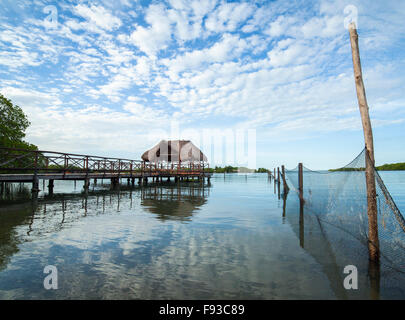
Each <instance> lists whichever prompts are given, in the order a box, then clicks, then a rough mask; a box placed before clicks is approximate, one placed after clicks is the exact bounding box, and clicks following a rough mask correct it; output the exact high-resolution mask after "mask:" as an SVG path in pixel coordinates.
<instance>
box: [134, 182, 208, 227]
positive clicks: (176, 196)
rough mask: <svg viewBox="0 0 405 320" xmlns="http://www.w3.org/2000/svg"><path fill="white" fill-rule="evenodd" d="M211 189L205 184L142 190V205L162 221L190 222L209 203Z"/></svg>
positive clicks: (168, 185) (163, 186)
mask: <svg viewBox="0 0 405 320" xmlns="http://www.w3.org/2000/svg"><path fill="white" fill-rule="evenodd" d="M208 196H209V187H208V186H205V185H204V184H199V183H192V184H187V185H184V184H181V183H175V184H166V185H155V186H154V187H150V188H142V189H141V199H142V202H141V204H142V205H143V206H145V207H146V208H147V209H148V211H150V212H151V213H153V214H156V215H157V217H158V219H160V220H180V221H190V220H191V217H192V216H193V214H195V213H196V211H197V210H199V208H200V207H201V206H203V205H204V204H205V203H206V202H207V198H208Z"/></svg>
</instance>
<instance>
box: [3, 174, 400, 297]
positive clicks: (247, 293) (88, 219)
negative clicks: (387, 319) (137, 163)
mask: <svg viewBox="0 0 405 320" xmlns="http://www.w3.org/2000/svg"><path fill="white" fill-rule="evenodd" d="M381 175H382V178H383V179H384V181H385V183H386V185H387V187H388V189H389V190H390V192H391V194H392V196H393V198H394V200H395V201H396V203H397V205H398V207H399V209H400V210H401V212H405V172H383V173H382V174H381ZM106 182H107V181H106ZM41 186H42V183H41ZM29 188H30V186H29V185H28V184H27V185H26V186H25V188H24V187H20V185H19V184H15V185H13V190H11V191H10V194H8V195H3V200H2V201H0V299H370V298H381V299H384V298H395V299H404V298H405V287H403V286H402V284H395V283H394V284H393V283H392V282H390V281H384V274H382V275H381V278H382V279H381V284H380V286H377V287H376V286H375V285H374V286H373V284H372V283H371V284H370V281H369V278H368V271H367V268H366V267H361V268H360V269H359V289H358V290H345V289H344V287H343V280H344V278H345V276H346V275H345V274H344V273H343V269H342V268H341V266H340V265H338V264H337V263H336V261H334V256H333V255H331V254H330V252H327V250H328V249H326V247H325V246H324V243H325V241H324V239H323V238H322V234H323V233H322V232H323V229H322V228H318V229H319V230H318V229H316V228H315V227H314V226H310V227H309V228H308V226H306V229H305V230H306V232H307V234H306V233H304V232H303V230H302V229H303V228H304V226H303V225H301V224H302V223H301V224H300V223H298V218H297V217H298V216H299V213H298V215H297V214H295V213H296V211H297V209H296V207H295V205H294V204H295V203H296V198H297V195H296V194H295V193H293V192H290V194H289V195H288V197H287V200H286V201H283V198H282V197H280V198H279V196H278V192H277V189H275V187H274V184H273V183H272V182H269V180H268V179H267V175H266V174H248V175H239V174H227V175H226V176H224V175H222V174H216V175H214V177H213V178H212V179H211V183H210V184H207V183H205V184H203V185H202V184H200V183H198V182H194V183H191V182H190V183H181V184H178V183H174V182H171V183H161V184H149V185H148V186H146V187H141V186H135V187H133V188H131V187H128V186H126V183H122V184H121V187H120V189H119V190H110V186H109V185H108V184H105V185H104V184H102V183H101V182H100V181H99V182H98V185H94V184H93V185H91V187H90V191H89V192H88V194H86V193H84V192H83V190H82V183H79V182H78V183H77V185H76V186H74V183H73V182H71V181H55V189H54V194H53V195H52V196H49V195H47V193H46V192H41V193H40V194H39V197H38V199H36V200H35V199H34V200H32V199H30V197H31V193H30V192H29ZM45 190H46V189H45ZM6 198H7V200H6ZM304 214H305V213H304ZM304 223H306V220H305V221H304ZM300 228H301V229H300ZM308 230H309V231H308ZM304 237H307V238H306V239H304ZM308 237H309V238H310V241H306V240H308ZM336 254H337V255H340V254H345V255H346V257H348V258H349V260H350V257H351V256H352V255H354V254H353V253H351V252H350V250H349V251H347V252H344V253H336ZM320 257H321V258H320ZM353 259H354V257H353ZM47 265H54V266H56V267H57V270H58V289H57V290H46V289H44V286H43V281H44V278H45V277H46V274H44V272H43V271H44V267H45V266H47Z"/></svg>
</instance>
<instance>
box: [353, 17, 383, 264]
mask: <svg viewBox="0 0 405 320" xmlns="http://www.w3.org/2000/svg"><path fill="white" fill-rule="evenodd" d="M349 34H350V44H351V47H352V58H353V70H354V80H355V83H356V92H357V100H358V103H359V109H360V115H361V122H362V125H363V133H364V142H365V145H366V150H365V151H366V154H365V162H366V164H365V166H366V187H367V216H368V238H369V239H368V240H369V242H368V250H369V258H370V260H372V261H375V262H377V261H378V260H379V247H380V245H379V239H378V218H377V199H376V194H377V193H376V185H375V175H374V165H375V161H374V143H373V131H372V128H371V121H370V115H369V113H368V105H367V98H366V90H365V88H364V83H363V75H362V71H361V62H360V53H359V43H358V34H357V30H356V24H355V23H354V22H352V23H350V25H349Z"/></svg>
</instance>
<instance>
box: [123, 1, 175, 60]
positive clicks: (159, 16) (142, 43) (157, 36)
mask: <svg viewBox="0 0 405 320" xmlns="http://www.w3.org/2000/svg"><path fill="white" fill-rule="evenodd" d="M145 21H146V22H147V23H148V24H149V27H143V26H140V25H138V26H136V30H135V31H134V32H132V34H131V35H130V37H129V40H130V41H131V42H132V43H134V44H135V45H136V46H137V47H139V49H140V50H142V51H143V52H145V53H146V54H147V55H149V56H152V57H154V56H156V54H157V53H158V52H159V51H160V50H163V49H165V48H166V47H167V45H168V43H169V42H170V41H171V23H170V19H169V18H168V17H167V13H166V9H165V7H164V6H163V5H161V4H159V5H150V6H149V7H148V9H147V11H146V17H145Z"/></svg>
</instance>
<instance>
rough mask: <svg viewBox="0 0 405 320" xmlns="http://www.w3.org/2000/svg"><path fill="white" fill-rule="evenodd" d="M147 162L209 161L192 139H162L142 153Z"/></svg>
mask: <svg viewBox="0 0 405 320" xmlns="http://www.w3.org/2000/svg"><path fill="white" fill-rule="evenodd" d="M142 160H144V161H147V162H155V163H156V162H183V163H184V162H188V163H195V162H198V163H200V162H207V161H208V159H207V157H206V156H205V155H204V154H203V153H202V151H201V150H200V149H199V148H197V147H196V146H195V145H194V144H193V143H192V142H191V141H190V140H168V141H167V140H162V141H160V142H159V143H158V144H157V145H155V146H154V147H153V148H152V149H149V150H148V151H146V152H145V153H144V154H143V155H142Z"/></svg>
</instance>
